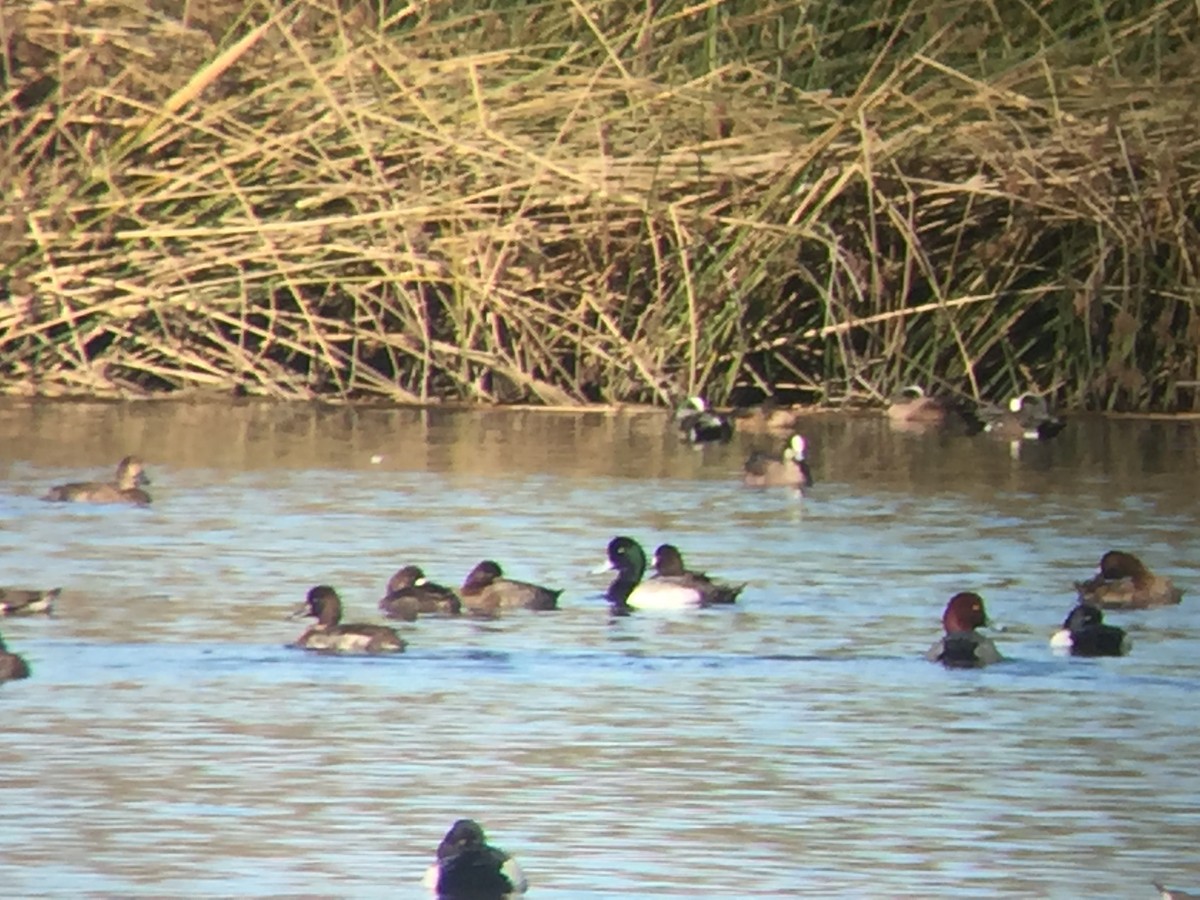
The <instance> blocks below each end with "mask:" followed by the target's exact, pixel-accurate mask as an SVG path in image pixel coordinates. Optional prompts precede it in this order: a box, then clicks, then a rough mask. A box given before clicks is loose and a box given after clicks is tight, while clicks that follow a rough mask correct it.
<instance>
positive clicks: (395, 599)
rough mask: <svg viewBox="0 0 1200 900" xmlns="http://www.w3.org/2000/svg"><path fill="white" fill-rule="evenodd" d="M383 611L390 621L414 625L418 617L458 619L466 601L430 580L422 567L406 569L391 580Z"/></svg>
mask: <svg viewBox="0 0 1200 900" xmlns="http://www.w3.org/2000/svg"><path fill="white" fill-rule="evenodd" d="M379 608H380V610H382V611H383V614H384V615H385V616H387V617H388V618H389V619H403V620H404V621H406V622H413V621H415V620H416V618H417V616H418V615H426V616H430V615H436V616H457V615H458V614H459V613H460V612H461V611H462V601H461V600H460V599H459V598H458V594H456V593H455V592H454V591H453V590H451V589H450V588H448V587H443V586H442V585H440V584H435V583H434V582H432V581H430V580H429V579H428V578H426V577H425V572H424V571H422V569H421V567H420V566H404V567H403V568H402V569H400V570H399V571H398V572H396V574H395V575H393V576H392V577H391V578H390V579H389V580H388V586H387V595H386V596H385V597H384V598H383V599H382V600H380V601H379Z"/></svg>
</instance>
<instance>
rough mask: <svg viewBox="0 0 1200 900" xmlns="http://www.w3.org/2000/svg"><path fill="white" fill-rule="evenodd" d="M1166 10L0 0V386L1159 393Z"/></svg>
mask: <svg viewBox="0 0 1200 900" xmlns="http://www.w3.org/2000/svg"><path fill="white" fill-rule="evenodd" d="M1198 17H1200V12H1198V10H1197V7H1196V4H1194V3H1185V2H1182V0H1178V2H1176V0H1164V2H1159V3H1136V2H1103V0H1096V2H1093V3H1091V4H1087V5H1075V6H1072V5H1070V4H1039V5H1031V4H1020V5H1018V4H1009V5H1007V6H1005V5H1001V4H984V3H974V2H962V3H958V4H947V3H945V2H938V0H908V2H898V3H897V2H888V0H871V2H865V3H861V4H846V3H841V2H834V0H804V2H793V0H765V2H748V0H724V2H722V0H701V2H682V0H644V2H636V3H635V2H617V0H612V2H609V0H570V2H560V0H543V2H540V3H539V2H533V3H527V2H526V3H517V2H503V0H493V2H492V3H491V4H490V5H486V4H481V3H466V2H436V0H434V2H412V3H404V2H392V3H381V2H364V0H340V2H338V0H295V2H283V0H175V2H160V3H158V4H155V5H154V11H151V12H147V11H146V7H145V4H134V3H131V2H125V0H93V2H89V3H87V4H56V3H45V2H40V0H36V2H35V0H17V2H14V3H9V4H5V5H4V6H3V7H0V39H2V40H3V44H4V47H5V48H6V49H5V52H4V57H3V66H2V67H0V91H3V92H4V99H5V101H6V102H5V103H4V104H3V105H2V106H0V188H2V190H3V196H4V197H5V198H6V199H7V200H8V201H9V202H8V204H7V205H6V207H5V208H2V209H0V301H2V302H0V382H2V384H0V387H2V388H3V389H4V390H6V391H8V392H22V393H44V394H78V393H82V394H99V395H129V394H141V393H154V392H180V391H196V390H200V391H205V390H212V391H219V392H228V391H236V392H242V393H249V394H256V395H266V396H272V397H279V398H309V397H325V398H331V399H332V398H386V399H389V400H394V401H401V402H430V401H434V400H441V399H463V400H487V401H501V402H503V401H518V400H519V401H531V402H539V403H544V404H556V405H557V404H574V403H580V402H588V401H612V402H662V401H665V400H667V399H668V398H669V397H671V396H674V395H677V394H679V393H682V392H685V391H688V392H691V391H701V390H702V391H705V392H706V393H708V394H709V396H710V397H712V398H713V399H715V400H718V401H726V400H730V399H731V398H734V399H738V398H748V397H751V396H753V395H755V394H756V393H772V392H773V393H780V394H783V395H786V396H789V397H791V398H800V399H807V400H812V401H817V402H846V401H857V400H862V399H871V398H878V397H881V396H883V395H886V394H888V393H890V392H891V391H892V390H893V389H894V388H895V387H896V386H898V385H902V384H906V383H910V382H913V381H920V382H923V383H926V384H935V385H946V386H951V387H954V388H957V389H961V390H963V391H965V392H967V393H969V394H972V395H976V396H981V397H998V396H1002V395H1004V394H1007V393H1009V392H1012V391H1016V390H1026V389H1035V390H1039V391H1044V392H1046V393H1049V394H1052V395H1054V396H1056V397H1057V398H1058V399H1059V400H1060V401H1062V402H1063V403H1065V404H1068V405H1072V406H1088V407H1095V408H1126V409H1151V408H1153V409H1178V408H1184V407H1192V406H1193V405H1195V404H1196V403H1197V402H1198V401H1197V399H1196V398H1197V392H1196V391H1194V390H1193V384H1194V383H1195V382H1197V381H1198V380H1200V359H1198V356H1197V345H1198V343H1200V321H1198V316H1197V310H1196V308H1195V307H1196V298H1197V278H1198V262H1200V261H1198V260H1197V258H1196V252H1197V241H1196V221H1197V202H1198V199H1197V198H1198V196H1200V174H1198V163H1200V118H1198V117H1197V114H1196V101H1195V98H1196V97H1197V96H1200V93H1198V92H1197V81H1198V79H1200V76H1198V75H1197V74H1196V73H1198V72H1200V66H1198V65H1197V63H1200V53H1198V51H1197V40H1198V38H1200V22H1198Z"/></svg>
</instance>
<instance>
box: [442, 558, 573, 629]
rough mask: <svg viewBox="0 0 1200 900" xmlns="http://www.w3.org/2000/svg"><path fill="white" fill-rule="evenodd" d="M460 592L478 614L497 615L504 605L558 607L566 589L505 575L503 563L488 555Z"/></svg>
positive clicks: (540, 607) (470, 608)
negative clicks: (549, 586)
mask: <svg viewBox="0 0 1200 900" xmlns="http://www.w3.org/2000/svg"><path fill="white" fill-rule="evenodd" d="M458 593H459V596H460V597H461V598H462V603H463V606H465V607H466V608H467V609H468V610H469V611H470V612H471V613H473V614H474V615H477V616H479V615H481V616H493V615H496V613H497V612H499V611H500V610H502V609H532V610H539V611H545V610H551V609H558V598H559V595H560V594H562V591H561V590H558V591H556V590H552V589H550V588H547V587H542V586H541V585H540V584H530V583H529V582H527V581H516V580H514V579H512V578H505V577H504V570H503V569H501V568H500V565H499V563H497V562H495V561H494V560H491V559H485V560H484V561H483V562H481V563H479V564H478V565H477V566H475V568H474V569H472V570H471V571H470V573H469V574H468V575H467V578H466V580H465V581H464V582H463V584H462V587H461V588H460V589H459V592H458Z"/></svg>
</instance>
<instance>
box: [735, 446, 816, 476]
mask: <svg viewBox="0 0 1200 900" xmlns="http://www.w3.org/2000/svg"><path fill="white" fill-rule="evenodd" d="M805 446H806V445H805V443H804V438H803V436H801V435H799V434H793V435H792V436H791V438H790V439H789V440H788V442H787V443H786V444H785V445H784V447H783V450H782V451H781V452H780V454H779V455H778V457H772V456H769V455H767V454H766V453H763V452H762V451H760V450H755V451H754V452H753V453H752V454H750V458H749V459H747V460H746V465H745V466H744V468H743V471H742V483H743V484H745V485H747V486H748V487H794V488H806V487H811V486H812V483H813V477H812V471H811V470H810V469H809V468H808V460H807V459H806V458H805V456H804V449H805Z"/></svg>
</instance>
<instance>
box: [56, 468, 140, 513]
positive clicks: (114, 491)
mask: <svg viewBox="0 0 1200 900" xmlns="http://www.w3.org/2000/svg"><path fill="white" fill-rule="evenodd" d="M149 483H150V479H149V478H148V477H147V476H146V472H145V470H144V468H143V466H142V461H141V460H140V459H138V458H137V457H136V456H127V457H125V458H124V459H123V460H121V461H120V462H119V463H117V471H116V476H115V477H114V479H113V480H112V481H73V482H71V483H69V484H60V485H56V486H55V487H52V488H50V490H49V491H48V492H47V494H46V496H45V497H43V498H42V499H43V500H52V501H56V502H70V503H132V504H134V505H135V506H148V505H149V503H150V495H149V494H147V493H146V492H145V491H144V490H142V485H143V484H149Z"/></svg>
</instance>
